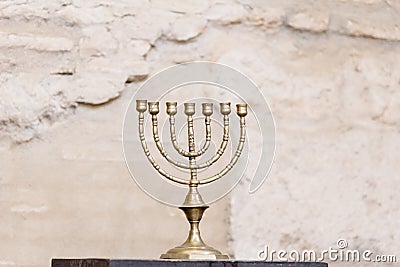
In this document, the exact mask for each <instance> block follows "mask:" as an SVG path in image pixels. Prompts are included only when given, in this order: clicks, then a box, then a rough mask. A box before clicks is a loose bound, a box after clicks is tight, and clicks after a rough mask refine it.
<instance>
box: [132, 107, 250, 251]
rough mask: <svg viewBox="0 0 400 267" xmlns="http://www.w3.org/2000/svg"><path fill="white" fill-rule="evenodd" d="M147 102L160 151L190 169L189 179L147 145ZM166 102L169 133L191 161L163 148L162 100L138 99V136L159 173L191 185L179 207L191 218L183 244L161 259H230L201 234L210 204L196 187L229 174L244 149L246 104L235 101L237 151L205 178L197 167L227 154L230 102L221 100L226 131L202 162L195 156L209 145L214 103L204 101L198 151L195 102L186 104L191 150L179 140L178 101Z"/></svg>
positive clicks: (212, 162)
mask: <svg viewBox="0 0 400 267" xmlns="http://www.w3.org/2000/svg"><path fill="white" fill-rule="evenodd" d="M147 104H148V107H149V113H150V115H151V119H152V130H153V138H154V142H155V144H156V146H157V148H158V150H159V152H160V153H161V155H162V156H163V157H164V158H165V159H166V160H167V161H168V162H169V163H171V164H173V165H175V166H177V167H179V168H183V169H187V170H189V171H190V178H189V179H188V180H186V179H182V178H179V177H176V176H173V175H171V174H169V173H167V172H166V171H165V170H163V169H162V168H161V167H160V166H159V165H158V164H157V163H156V161H155V160H154V158H153V157H152V155H151V153H150V151H149V149H148V147H147V144H146V139H145V135H144V116H145V115H144V113H145V112H146V111H147ZM166 105H167V110H166V111H167V114H168V115H169V123H170V135H171V141H172V144H173V146H174V148H175V149H176V151H177V152H178V153H179V154H180V155H182V156H184V157H186V158H188V159H189V162H188V163H183V162H179V161H176V160H174V159H172V158H171V157H170V156H169V155H168V153H167V152H166V151H165V150H164V148H163V145H162V144H161V141H160V137H159V135H158V121H157V114H158V113H159V111H160V109H159V102H149V103H147V100H136V110H137V111H138V113H139V138H140V142H141V145H142V148H143V151H144V153H145V154H146V156H147V158H148V160H149V161H150V163H151V164H152V166H153V167H154V168H155V169H156V170H157V171H158V173H159V174H161V175H162V176H163V177H165V178H167V179H168V180H170V181H172V182H175V183H178V184H182V185H187V186H189V191H188V193H187V195H186V198H185V200H184V202H183V204H182V206H180V207H179V208H180V209H181V210H183V212H184V213H185V215H186V218H187V220H188V221H189V224H190V230H189V236H188V238H187V239H186V241H185V242H184V243H183V244H182V245H180V246H177V247H175V248H173V249H170V250H168V251H167V252H166V253H165V254H162V255H161V258H162V259H228V256H227V255H223V254H222V253H221V252H220V251H218V250H216V249H214V248H212V247H210V246H208V245H206V244H205V243H204V242H203V240H202V238H201V236H200V230H199V223H200V220H201V218H202V216H203V213H204V211H205V210H206V209H207V208H208V206H207V205H206V204H205V202H204V201H203V199H202V197H201V195H200V193H199V192H198V189H197V188H198V187H199V186H201V185H205V184H208V183H212V182H214V181H216V180H218V179H220V178H221V177H223V176H224V175H225V174H227V173H228V172H229V171H230V170H231V169H232V168H233V166H234V165H235V164H236V162H237V161H238V159H239V157H240V154H241V152H242V150H243V146H244V142H245V136H246V122H245V116H246V115H247V104H243V103H242V104H237V105H236V113H237V115H238V116H239V119H240V139H239V143H238V145H237V148H236V151H235V153H234V154H233V156H232V158H231V160H230V162H229V163H228V164H227V165H226V166H225V168H223V169H222V170H221V171H220V172H218V173H217V174H215V175H212V176H210V177H207V178H205V179H199V178H198V176H197V171H198V170H199V169H204V168H208V167H209V166H211V165H212V164H214V163H215V162H217V161H218V159H219V158H220V157H221V156H222V155H223V154H224V151H225V149H226V147H227V144H228V141H229V114H230V113H231V105H230V103H220V112H221V114H222V115H223V120H224V124H223V128H224V133H223V137H222V142H221V144H220V147H219V149H218V150H217V152H216V153H215V155H214V156H213V157H212V158H211V159H209V160H208V161H205V162H204V163H202V164H197V163H196V157H199V156H201V155H203V154H204V153H205V152H206V151H207V149H208V148H209V146H210V142H211V115H212V114H213V104H212V103H203V104H202V113H203V115H204V116H205V118H204V120H205V130H206V140H205V143H204V145H203V146H202V148H201V149H199V150H197V151H196V148H195V140H194V128H193V115H194V114H195V103H185V104H184V112H185V114H186V116H187V129H188V150H185V149H183V148H181V147H180V146H179V145H178V141H177V138H176V134H175V115H176V113H177V102H167V103H166Z"/></svg>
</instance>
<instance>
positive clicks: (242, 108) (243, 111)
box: [199, 104, 247, 185]
mask: <svg viewBox="0 0 400 267" xmlns="http://www.w3.org/2000/svg"><path fill="white" fill-rule="evenodd" d="M237 114H238V115H239V117H240V139H239V144H238V146H237V148H236V152H235V154H234V155H233V157H232V158H231V161H230V162H229V163H228V165H226V166H225V168H224V169H223V170H222V171H220V172H219V173H217V174H215V175H213V176H211V177H208V178H207V179H204V180H201V181H199V184H201V185H202V184H208V183H211V182H214V181H215V180H218V179H220V178H221V177H222V176H224V175H225V174H227V173H228V172H229V171H230V170H231V169H232V168H233V166H234V165H235V164H236V162H237V161H238V159H239V157H240V155H241V153H242V150H243V147H244V142H245V141H246V121H245V116H246V115H247V105H246V104H239V105H237Z"/></svg>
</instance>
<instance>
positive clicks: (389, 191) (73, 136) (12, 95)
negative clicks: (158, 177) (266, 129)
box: [0, 0, 400, 266]
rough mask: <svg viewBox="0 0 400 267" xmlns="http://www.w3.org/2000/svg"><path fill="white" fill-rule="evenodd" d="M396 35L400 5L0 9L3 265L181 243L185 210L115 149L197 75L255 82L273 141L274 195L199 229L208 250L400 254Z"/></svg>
mask: <svg viewBox="0 0 400 267" xmlns="http://www.w3.org/2000/svg"><path fill="white" fill-rule="evenodd" d="M399 25H400V4H399V2H398V1H395V0H386V1H383V0H359V1H349V0H348V1H344V0H343V1H322V0H321V1H305V0H301V1H234V2H231V1H216V2H211V1H203V0H201V1H149V2H148V1H108V0H103V1H68V0H64V1H48V2H43V1H1V2H0V73H1V74H0V84H1V87H0V151H1V153H0V211H1V219H0V240H1V244H0V266H49V261H50V258H52V257H88V256H90V257H114V258H121V257H125V258H127V257H129V258H157V257H158V256H159V254H161V253H162V252H164V251H165V250H166V249H168V248H170V247H172V246H174V245H176V244H178V243H179V242H181V241H182V240H183V239H184V237H185V235H186V222H185V220H184V218H183V215H182V214H181V213H180V211H177V210H176V209H174V208H169V207H166V206H164V205H161V204H159V203H157V202H155V201H154V200H152V199H151V198H149V197H148V196H146V195H145V194H144V193H142V192H141V191H140V190H139V188H138V187H137V186H136V185H135V183H134V182H133V181H132V179H131V178H130V176H129V173H128V171H127V169H126V166H125V163H124V159H123V155H122V145H121V132H122V120H123V115H124V112H125V109H126V106H127V104H128V101H129V100H130V98H131V96H132V95H133V93H134V92H135V90H137V88H138V87H139V86H140V84H141V83H142V82H143V81H144V80H145V79H146V78H147V77H148V76H149V75H151V74H154V73H155V72H157V71H159V70H161V69H162V68H164V67H166V66H170V65H172V64H175V63H180V62H185V61H191V60H198V59H202V60H211V61H217V62H221V63H225V64H228V65H230V66H233V67H235V68H237V69H239V70H241V71H242V72H243V73H245V74H246V75H248V76H249V77H250V78H251V79H252V80H253V81H255V82H256V83H257V84H258V85H259V86H260V89H261V90H262V91H263V93H264V95H265V96H266V97H267V99H268V101H269V102H270V104H271V108H272V111H273V113H274V116H275V121H276V127H277V150H276V160H275V164H274V166H273V168H272V172H271V174H270V176H269V178H268V180H267V181H266V183H265V184H264V185H263V187H262V188H261V189H260V191H258V192H257V193H256V194H253V195H249V194H248V193H247V184H246V182H243V184H241V185H240V186H239V187H238V188H237V189H236V190H235V191H234V192H233V193H231V194H230V196H229V197H228V198H225V199H224V200H223V201H220V202H218V203H217V204H216V205H215V206H213V208H212V209H210V210H209V211H208V212H207V213H206V215H207V216H205V219H204V222H203V228H202V230H203V234H204V236H205V239H206V240H207V241H208V243H210V244H211V245H214V246H216V247H218V248H220V249H221V250H223V251H229V252H230V253H231V254H232V255H234V256H235V257H237V258H246V259H250V258H257V254H258V252H259V251H260V250H261V249H263V248H264V246H265V245H268V246H269V247H270V248H272V249H292V248H296V249H299V250H301V249H316V250H323V249H327V248H328V247H330V246H333V247H334V246H335V244H336V241H337V240H338V239H339V238H345V239H346V240H347V241H348V242H349V248H351V249H370V250H372V251H374V252H375V253H377V254H396V253H398V251H400V247H399V242H398V240H400V235H399V234H400V232H399V230H398V226H399V220H400V209H399V206H398V203H399V201H400V199H399V195H398V194H396V193H397V192H399V189H400V186H399V182H400V179H399V178H400V177H399V174H398V173H399V171H400V167H399V164H398V163H399V162H400V153H399V152H398V151H399V149H400V115H399V114H400V88H399V87H400V45H399V44H400V43H399V41H400V26H399ZM256 101H257V100H256V99H254V100H249V102H250V103H256ZM397 256H398V258H400V255H397ZM349 265H351V264H348V263H335V266H349ZM368 266H375V265H374V264H372V263H370V264H368Z"/></svg>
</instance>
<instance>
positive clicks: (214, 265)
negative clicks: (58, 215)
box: [51, 259, 328, 267]
mask: <svg viewBox="0 0 400 267" xmlns="http://www.w3.org/2000/svg"><path fill="white" fill-rule="evenodd" d="M51 266H52V267H145V266H146V267H328V264H327V263H324V262H265V261H235V260H221V261H182V260H110V259H53V260H52V262H51Z"/></svg>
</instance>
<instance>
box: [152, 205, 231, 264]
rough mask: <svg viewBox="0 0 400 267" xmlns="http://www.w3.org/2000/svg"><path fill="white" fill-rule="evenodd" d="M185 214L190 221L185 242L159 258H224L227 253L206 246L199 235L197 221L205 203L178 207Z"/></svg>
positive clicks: (204, 207)
mask: <svg viewBox="0 0 400 267" xmlns="http://www.w3.org/2000/svg"><path fill="white" fill-rule="evenodd" d="M179 208H180V209H181V210H183V212H184V213H185V215H186V218H187V219H188V221H189V223H190V231H189V236H188V238H187V239H186V241H185V243H183V244H182V245H180V246H177V247H175V248H173V249H170V250H168V251H167V253H165V254H162V255H161V257H160V258H161V259H189V260H225V259H229V257H228V255H223V254H222V253H221V252H220V251H218V250H216V249H214V248H212V247H210V246H207V245H206V244H205V243H204V242H203V240H202V239H201V236H200V230H199V223H200V220H201V218H202V217H203V213H204V211H205V210H206V209H207V208H208V206H207V205H205V204H203V205H199V206H182V207H179Z"/></svg>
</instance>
